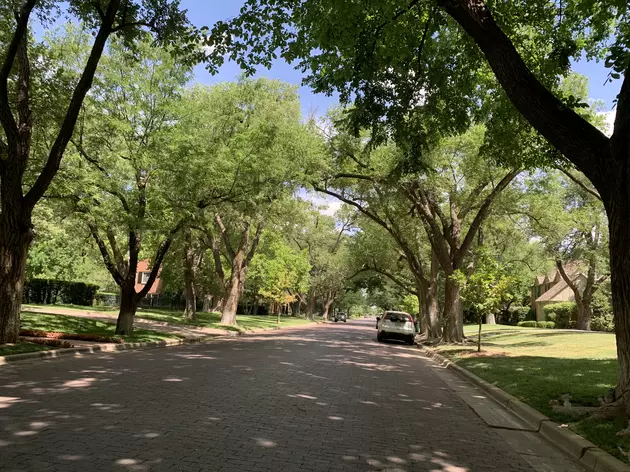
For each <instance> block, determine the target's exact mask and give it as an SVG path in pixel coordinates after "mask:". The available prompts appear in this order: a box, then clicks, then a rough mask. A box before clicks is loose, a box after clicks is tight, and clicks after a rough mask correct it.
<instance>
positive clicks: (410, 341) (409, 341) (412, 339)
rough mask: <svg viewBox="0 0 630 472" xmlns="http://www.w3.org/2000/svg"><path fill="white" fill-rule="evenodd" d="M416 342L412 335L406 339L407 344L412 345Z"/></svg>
mask: <svg viewBox="0 0 630 472" xmlns="http://www.w3.org/2000/svg"><path fill="white" fill-rule="evenodd" d="M415 342H416V340H415V338H414V336H409V339H408V340H407V344H409V345H410V346H413V344H414V343H415Z"/></svg>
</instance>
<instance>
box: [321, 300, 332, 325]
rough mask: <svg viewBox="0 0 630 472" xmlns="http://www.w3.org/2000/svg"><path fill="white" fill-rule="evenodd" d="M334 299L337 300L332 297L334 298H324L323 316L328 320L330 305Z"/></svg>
mask: <svg viewBox="0 0 630 472" xmlns="http://www.w3.org/2000/svg"><path fill="white" fill-rule="evenodd" d="M334 301H335V300H334V299H332V300H328V299H325V300H324V314H323V315H322V318H324V321H327V320H328V312H329V311H330V307H331V306H332V304H333V302H334Z"/></svg>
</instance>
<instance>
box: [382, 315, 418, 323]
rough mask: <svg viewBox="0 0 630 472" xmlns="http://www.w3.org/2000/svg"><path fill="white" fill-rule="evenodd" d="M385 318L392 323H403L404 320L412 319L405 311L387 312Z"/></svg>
mask: <svg viewBox="0 0 630 472" xmlns="http://www.w3.org/2000/svg"><path fill="white" fill-rule="evenodd" d="M385 319H386V320H389V321H393V322H394V323H404V322H406V321H412V320H411V316H410V315H407V314H406V313H388V314H386V315H385Z"/></svg>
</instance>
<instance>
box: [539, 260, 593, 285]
mask: <svg viewBox="0 0 630 472" xmlns="http://www.w3.org/2000/svg"><path fill="white" fill-rule="evenodd" d="M583 267H584V262H583V261H569V262H567V263H566V264H564V271H565V272H566V273H567V275H568V276H569V278H571V279H573V278H575V277H576V276H578V275H579V274H580V272H581V271H582V268H583ZM561 281H562V276H561V275H560V271H559V270H558V269H553V270H552V271H551V272H549V273H548V274H542V275H538V276H536V280H535V281H534V285H541V284H544V283H548V282H561Z"/></svg>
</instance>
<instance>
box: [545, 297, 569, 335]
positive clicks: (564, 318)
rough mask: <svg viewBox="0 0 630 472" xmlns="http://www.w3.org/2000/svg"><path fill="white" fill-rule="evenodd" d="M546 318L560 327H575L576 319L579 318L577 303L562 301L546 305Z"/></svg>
mask: <svg viewBox="0 0 630 472" xmlns="http://www.w3.org/2000/svg"><path fill="white" fill-rule="evenodd" d="M543 309H544V311H545V318H546V319H547V321H553V322H555V323H556V327H558V328H559V329H566V328H575V321H573V320H574V319H576V318H577V305H576V304H575V302H562V303H554V304H551V305H545V307H544V308H543Z"/></svg>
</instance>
